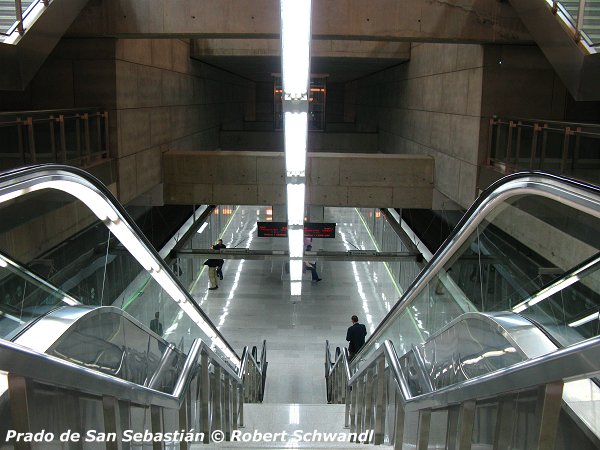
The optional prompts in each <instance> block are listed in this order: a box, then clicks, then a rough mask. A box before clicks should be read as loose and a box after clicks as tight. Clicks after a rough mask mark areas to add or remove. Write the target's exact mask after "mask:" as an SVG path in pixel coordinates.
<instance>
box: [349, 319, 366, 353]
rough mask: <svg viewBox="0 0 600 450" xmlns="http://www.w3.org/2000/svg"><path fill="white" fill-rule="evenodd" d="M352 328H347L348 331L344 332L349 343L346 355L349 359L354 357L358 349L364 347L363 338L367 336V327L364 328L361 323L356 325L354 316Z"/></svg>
mask: <svg viewBox="0 0 600 450" xmlns="http://www.w3.org/2000/svg"><path fill="white" fill-rule="evenodd" d="M351 320H352V326H350V327H348V331H347V332H346V340H347V341H348V342H349V343H350V344H349V345H348V353H349V355H348V356H349V357H350V359H352V358H353V357H354V355H356V354H357V353H358V351H359V350H360V348H361V347H362V346H363V345H365V336H366V335H367V327H365V326H364V325H363V324H362V323H358V317H357V316H356V315H354V316H352V319H351Z"/></svg>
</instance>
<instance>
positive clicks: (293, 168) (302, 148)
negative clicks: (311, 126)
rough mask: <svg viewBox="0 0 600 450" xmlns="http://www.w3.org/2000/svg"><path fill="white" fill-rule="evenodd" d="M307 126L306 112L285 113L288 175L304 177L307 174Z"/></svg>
mask: <svg viewBox="0 0 600 450" xmlns="http://www.w3.org/2000/svg"><path fill="white" fill-rule="evenodd" d="M307 127H308V116H307V114H306V112H300V113H291V112H286V113H285V116H284V133H285V171H286V174H287V176H288V177H303V176H305V174H306V139H307Z"/></svg>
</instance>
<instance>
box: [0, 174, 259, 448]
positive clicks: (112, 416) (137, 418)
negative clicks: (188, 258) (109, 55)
mask: <svg viewBox="0 0 600 450" xmlns="http://www.w3.org/2000/svg"><path fill="white" fill-rule="evenodd" d="M49 204H52V205H54V207H50V208H49V207H47V206H48V205H49ZM44 205H45V206H46V207H44ZM7 211H8V212H9V213H10V216H9V215H6V213H7ZM3 214H4V215H3ZM0 217H2V230H1V233H0V293H1V295H0V333H1V334H0V436H1V437H0V448H2V449H4V448H62V447H65V446H67V447H74V448H82V447H83V448H88V447H89V448H92V447H94V448H95V446H100V447H102V448H120V447H121V444H120V443H125V442H130V443H131V444H130V445H131V447H132V448H133V447H136V446H147V445H154V446H156V445H161V446H162V445H175V446H178V447H179V448H189V446H190V445H191V444H192V443H207V442H209V440H210V439H214V436H211V432H213V431H215V430H220V431H222V432H223V439H229V438H230V436H231V433H233V432H234V431H235V430H236V429H237V428H238V427H239V426H243V423H244V416H243V413H244V409H243V406H244V403H253V402H261V401H262V398H263V392H264V388H265V378H266V368H267V364H268V363H267V360H266V342H263V345H262V352H261V353H260V354H259V352H258V351H257V350H256V347H255V348H253V349H252V350H251V349H250V348H248V347H244V348H243V350H242V353H241V355H238V354H237V353H236V351H235V350H234V349H233V348H232V347H231V346H230V345H229V343H227V341H226V340H225V339H224V337H223V336H222V335H221V334H220V332H219V330H218V328H217V327H215V326H214V325H213V323H212V322H211V321H210V319H209V318H208V317H207V316H206V315H205V313H204V312H203V311H202V310H201V308H200V307H199V305H198V304H197V302H196V300H195V299H194V298H193V297H192V296H191V295H190V294H189V293H188V291H187V289H186V288H185V286H183V285H182V284H181V282H180V280H179V279H178V277H177V276H175V275H174V274H173V273H172V272H171V270H170V269H169V267H168V266H167V264H166V263H165V262H164V261H163V259H162V258H161V257H160V256H159V255H158V253H157V252H156V251H155V250H154V249H153V247H152V246H151V245H150V244H149V242H148V241H147V239H146V238H145V237H144V236H143V234H142V233H141V232H140V231H139V229H138V228H137V226H136V225H135V223H134V222H133V221H132V220H131V219H130V217H129V216H128V215H127V213H126V212H125V210H124V209H123V207H122V206H121V205H119V204H118V202H117V201H116V200H115V198H114V196H113V195H112V194H111V193H110V191H109V190H108V189H107V188H106V187H105V186H104V185H102V183H100V182H98V181H97V180H96V179H95V178H94V177H92V176H91V175H89V174H88V173H86V172H84V171H82V170H80V169H76V168H73V167H68V166H55V165H44V166H34V167H28V168H23V169H18V170H14V171H12V172H6V173H4V174H0ZM102 228H104V232H103V233H102V232H100V231H99V230H100V229H102ZM90 229H91V230H93V231H94V233H90V234H85V233H84V234H83V235H87V236H92V235H93V236H95V237H96V238H99V242H100V246H99V249H100V251H99V252H93V251H92V252H91V253H89V252H88V253H85V254H83V255H79V254H78V256H80V257H78V258H72V259H71V260H68V259H66V258H54V259H53V258H41V257H40V256H39V255H49V254H50V253H48V251H49V250H54V249H56V246H57V245H58V244H59V243H60V242H62V244H60V245H68V242H67V241H66V240H65V238H66V237H69V236H78V235H80V234H79V233H80V232H81V231H82V230H90ZM73 242H78V246H77V248H78V249H81V248H83V247H85V248H87V247H89V246H85V245H84V246H81V242H80V241H79V240H75V241H73ZM92 247H94V246H93V245H92ZM67 253H68V252H67ZM64 254H66V253H64ZM44 261H45V263H46V265H45V266H44V267H45V271H44V272H45V276H42V275H41V274H39V273H38V274H36V273H34V272H33V271H32V267H39V266H40V264H41V263H43V262H44ZM59 261H61V262H62V263H63V266H62V267H57V266H56V264H58V262H59ZM67 273H70V274H71V275H70V276H65V274H67ZM91 279H93V281H94V283H93V284H91V282H90V280H91ZM55 282H58V283H59V285H56V284H55ZM90 286H93V289H94V291H93V292H94V293H93V295H90ZM178 430H179V431H178ZM181 430H184V431H181ZM191 430H195V432H194V433H192V432H191ZM92 431H93V433H97V435H94V436H92V435H89V436H88V437H89V439H90V440H89V441H87V440H85V439H86V434H87V433H90V432H92ZM19 433H21V434H19ZM36 433H38V434H39V436H38V437H39V439H40V440H35V439H34V438H33V435H34V434H36ZM65 433H67V434H66V435H65ZM93 433H92V434H93ZM74 435H78V436H79V437H77V438H74V437H73V436H74ZM130 435H131V436H130ZM19 436H21V438H19ZM23 436H30V437H31V439H32V440H30V441H27V440H24V439H25V438H23ZM61 436H62V437H61ZM116 436H118V439H117V438H116ZM113 437H114V438H113ZM129 437H130V438H131V439H130V440H129V441H128V440H127V439H129ZM36 439H37V438H36ZM136 439H137V440H136ZM153 439H154V440H153ZM158 442H160V444H157V443H158Z"/></svg>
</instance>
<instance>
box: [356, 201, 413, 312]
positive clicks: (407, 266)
mask: <svg viewBox="0 0 600 450" xmlns="http://www.w3.org/2000/svg"><path fill="white" fill-rule="evenodd" d="M357 212H358V214H360V217H361V221H362V222H363V224H364V226H365V227H366V228H367V229H368V230H369V232H370V233H371V236H372V241H373V244H372V245H374V247H375V249H376V250H377V251H380V252H409V249H408V248H407V247H406V246H405V245H404V243H403V242H402V240H401V239H400V237H399V236H398V234H397V233H396V232H395V231H394V229H393V227H392V226H391V225H390V223H389V222H388V221H387V219H386V217H385V215H384V214H382V212H381V211H380V210H379V209H378V208H357ZM385 264H386V266H387V270H389V274H390V277H392V278H393V280H394V282H396V284H397V288H398V290H399V292H398V295H401V294H402V292H404V291H405V290H406V289H407V288H408V286H410V284H411V283H412V282H413V281H414V279H415V278H416V276H417V275H418V273H419V271H420V270H421V269H420V267H419V266H418V265H417V263H416V261H414V260H413V261H399V262H387V263H385ZM386 301H389V299H386Z"/></svg>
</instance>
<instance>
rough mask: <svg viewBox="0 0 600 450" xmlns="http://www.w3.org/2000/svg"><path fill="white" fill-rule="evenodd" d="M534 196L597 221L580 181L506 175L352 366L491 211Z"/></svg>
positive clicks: (588, 189) (599, 207) (590, 191)
mask: <svg viewBox="0 0 600 450" xmlns="http://www.w3.org/2000/svg"><path fill="white" fill-rule="evenodd" d="M523 194H533V195H539V196H542V197H546V198H550V199H554V200H557V201H559V202H561V203H564V204H567V205H569V206H571V207H573V208H575V209H577V210H580V211H583V212H586V213H588V214H591V215H593V216H596V217H599V218H600V188H599V187H597V186H594V185H591V184H588V183H584V182H581V181H575V180H571V179H568V178H565V177H561V176H558V175H551V174H544V173H540V172H522V173H515V174H512V175H508V176H506V177H504V178H502V179H501V180H499V181H497V182H495V183H493V184H492V185H491V186H489V187H488V188H487V189H486V190H484V191H483V192H482V194H481V195H480V196H479V197H478V198H477V200H476V201H475V203H473V205H472V206H471V207H470V208H469V209H468V211H467V212H466V213H465V215H464V216H463V218H462V219H461V220H460V221H459V223H458V224H457V225H456V227H455V228H454V230H453V231H452V233H450V235H449V236H448V238H447V239H446V241H444V243H443V244H442V246H441V247H440V248H439V249H438V251H437V252H436V253H435V255H434V256H433V258H432V260H431V261H430V262H429V264H428V265H427V266H426V267H425V268H424V269H423V270H422V271H421V272H420V273H419V275H418V276H417V278H416V279H415V280H414V281H413V282H412V284H411V285H410V286H409V287H408V289H407V290H406V291H405V293H404V295H403V296H402V297H401V298H400V300H399V301H398V302H397V303H396V304H395V305H394V306H393V307H392V309H391V310H390V311H389V312H388V314H387V315H386V316H385V317H384V319H383V320H382V321H381V322H380V324H379V325H378V326H377V328H376V329H375V331H374V332H373V333H372V334H371V336H370V337H369V339H368V340H367V342H366V343H365V345H363V347H362V348H361V349H360V350H359V352H358V353H357V354H356V355H355V356H354V358H353V362H352V363H351V365H352V366H354V364H355V363H356V362H357V361H360V360H361V359H362V358H363V355H365V353H366V352H367V351H369V350H370V349H371V347H372V346H373V345H376V343H377V339H378V338H379V337H380V335H381V334H382V332H383V331H384V330H385V329H387V327H388V324H389V323H391V322H392V321H393V320H395V319H396V318H398V317H399V315H400V314H401V313H402V312H403V311H404V310H405V309H406V308H407V307H408V306H409V305H410V304H411V302H412V301H413V300H414V299H415V298H416V297H417V296H418V294H419V293H420V292H421V290H422V289H424V288H425V286H426V285H427V284H428V283H429V281H431V280H432V279H433V278H434V276H435V275H436V274H437V273H438V272H439V271H440V270H441V269H442V268H443V266H444V265H445V264H446V263H447V262H448V261H449V260H450V259H451V258H452V256H453V255H454V254H455V252H456V251H457V250H458V249H459V248H460V247H461V246H462V245H463V243H464V242H465V241H466V239H468V237H469V236H470V235H471V232H473V231H474V230H475V229H476V228H477V227H478V226H479V224H480V223H481V222H482V221H483V220H484V219H485V217H486V216H487V215H488V213H489V212H490V211H492V210H493V209H494V208H495V207H497V206H498V205H500V204H502V203H503V202H505V201H506V200H507V199H508V198H511V197H514V196H517V195H523Z"/></svg>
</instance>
